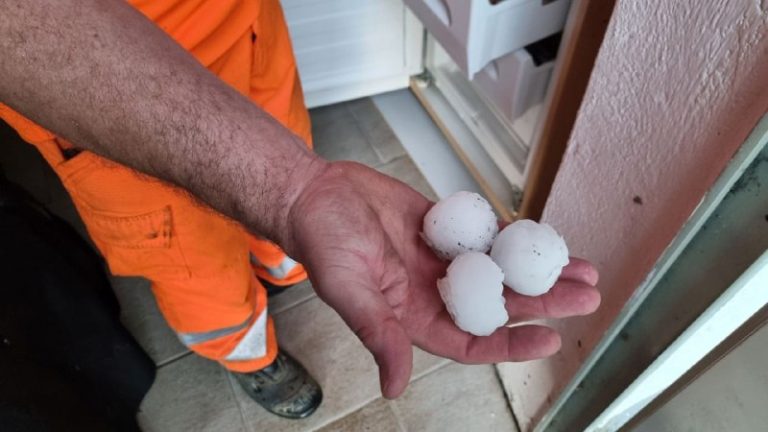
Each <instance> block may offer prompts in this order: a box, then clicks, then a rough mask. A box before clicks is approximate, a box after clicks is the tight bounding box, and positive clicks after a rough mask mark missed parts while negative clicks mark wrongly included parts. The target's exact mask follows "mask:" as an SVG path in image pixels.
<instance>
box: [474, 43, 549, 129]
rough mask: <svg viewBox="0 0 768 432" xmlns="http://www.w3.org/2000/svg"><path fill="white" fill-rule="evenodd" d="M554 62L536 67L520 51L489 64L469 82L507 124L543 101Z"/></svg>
mask: <svg viewBox="0 0 768 432" xmlns="http://www.w3.org/2000/svg"><path fill="white" fill-rule="evenodd" d="M554 64H555V62H554V60H552V61H548V62H546V63H543V64H540V65H538V66H537V65H536V64H535V63H534V60H533V57H532V56H531V54H530V53H529V52H528V51H527V50H525V49H520V50H517V51H515V52H513V53H511V54H507V55H505V56H504V57H501V58H499V59H497V60H492V61H491V62H490V63H488V65H487V66H486V67H484V68H483V69H482V70H481V71H480V72H478V73H477V75H475V78H474V79H473V80H472V82H473V83H475V85H476V86H477V87H478V88H479V90H480V92H482V93H483V95H484V96H485V97H486V98H487V99H488V100H490V102H491V103H493V104H494V105H495V106H496V108H498V110H499V112H500V113H501V114H502V115H503V116H504V117H506V118H507V119H508V120H509V121H513V120H515V119H517V118H518V117H520V116H521V115H523V113H525V112H526V111H527V110H528V109H529V108H530V107H532V106H533V105H535V104H537V103H539V102H541V101H542V100H544V95H545V94H546V92H547V84H548V83H549V78H550V77H551V75H552V69H553V67H554Z"/></svg>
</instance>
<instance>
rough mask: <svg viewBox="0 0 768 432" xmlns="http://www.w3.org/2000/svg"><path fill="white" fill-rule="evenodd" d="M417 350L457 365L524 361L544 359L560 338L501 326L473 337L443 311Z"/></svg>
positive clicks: (532, 328)
mask: <svg viewBox="0 0 768 432" xmlns="http://www.w3.org/2000/svg"><path fill="white" fill-rule="evenodd" d="M428 335H429V336H428V338H427V339H425V340H424V341H423V343H420V344H419V345H420V347H421V348H422V349H424V350H426V351H429V352H431V353H432V354H435V355H439V356H442V357H447V358H450V359H453V360H456V361H458V362H461V363H467V364H479V363H498V362H508V361H527V360H533V359H538V358H544V357H548V356H550V355H552V354H554V353H556V352H557V351H558V350H559V349H560V345H561V340H560V335H559V334H558V333H557V332H556V331H554V330H552V329H551V328H549V327H544V326H538V325H524V326H518V327H511V328H510V327H501V328H499V329H497V330H496V331H495V332H493V333H492V334H491V335H490V336H473V335H471V334H469V333H466V332H464V331H462V330H460V329H459V328H458V327H456V325H455V324H454V323H453V322H452V321H451V319H450V317H448V314H447V312H446V313H444V314H441V316H440V317H439V318H438V319H436V320H435V321H433V322H432V323H431V324H430V328H429V331H428Z"/></svg>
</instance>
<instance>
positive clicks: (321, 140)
mask: <svg viewBox="0 0 768 432" xmlns="http://www.w3.org/2000/svg"><path fill="white" fill-rule="evenodd" d="M312 123H313V127H314V138H315V150H316V151H317V153H319V154H320V155H323V156H325V157H327V158H329V159H347V160H355V161H358V162H361V163H364V164H367V165H369V166H372V167H374V168H376V169H378V170H379V171H381V172H383V173H386V174H389V175H391V176H394V177H396V178H398V179H400V180H402V181H404V182H406V183H408V184H410V185H411V186H413V187H414V188H415V189H417V190H418V191H420V192H422V193H423V194H425V195H427V196H428V197H430V198H431V199H435V195H434V193H433V192H432V190H431V188H430V187H429V185H428V184H427V183H426V181H425V180H424V178H423V177H422V176H421V174H420V173H419V171H418V170H417V168H416V167H415V165H414V164H413V162H412V161H411V159H410V158H409V157H408V156H407V154H406V152H405V150H404V149H403V147H402V146H401V145H400V143H399V142H398V140H397V138H396V137H395V136H394V134H393V133H392V131H391V130H390V129H389V127H388V126H387V125H386V123H385V122H384V120H383V118H382V117H381V115H380V114H379V113H378V111H377V110H376V108H375V106H374V105H373V103H372V102H371V101H370V100H369V99H361V100H357V101H352V102H348V103H344V104H339V105H334V106H329V107H323V108H319V109H316V110H313V112H312ZM0 132H1V131H0ZM6 135H8V134H5V133H3V134H0V139H2V140H3V141H8V140H9V138H7V136H6ZM2 149H3V151H2V152H0V153H2V156H0V163H2V166H3V167H4V169H5V170H6V172H7V175H8V177H9V178H11V179H13V180H15V181H17V182H19V183H23V184H24V185H25V186H26V187H27V188H28V189H30V190H31V191H32V192H33V193H34V194H35V195H36V196H37V197H38V199H40V200H41V201H42V202H43V203H44V204H45V205H47V206H49V207H50V208H51V209H52V210H53V211H55V212H57V213H59V214H61V215H63V216H65V217H66V218H67V219H68V220H72V221H73V223H75V224H77V227H78V229H79V230H80V231H81V232H84V231H83V228H82V225H81V224H80V223H79V220H77V216H76V214H75V212H74V209H73V208H72V205H71V203H70V202H69V200H68V198H67V196H66V194H65V192H64V191H63V189H62V188H61V185H60V184H58V180H57V179H56V178H55V176H54V175H53V174H52V173H51V172H50V170H49V169H48V167H47V166H45V165H44V163H43V162H42V161H41V160H40V158H39V156H38V155H37V154H36V153H35V151H34V150H33V149H32V148H31V147H30V146H26V145H23V144H20V143H16V142H11V143H6V142H3V146H2ZM112 282H113V286H114V289H115V292H116V294H117V297H118V299H119V301H120V303H121V305H122V308H123V314H122V319H123V322H124V323H125V325H126V327H128V329H129V330H130V331H131V332H132V333H133V334H134V335H135V337H136V338H137V340H138V341H139V343H140V344H141V345H142V346H143V347H144V349H145V350H146V351H147V352H148V353H149V355H150V356H151V357H152V358H153V359H154V360H155V362H156V364H157V365H158V376H157V380H156V382H155V384H154V385H153V387H152V388H151V390H150V392H149V393H148V394H147V396H146V398H145V399H144V402H143V403H142V406H141V410H140V412H139V414H138V417H139V422H140V424H141V425H142V427H143V428H144V429H145V430H147V431H163V432H166V431H168V432H171V431H316V430H322V431H441V432H442V431H514V430H515V425H514V421H513V418H512V413H511V411H510V409H509V406H508V404H507V403H506V399H505V397H504V394H503V392H502V388H501V386H500V384H499V381H498V379H497V376H496V373H495V370H494V368H493V366H462V365H458V364H455V363H451V362H448V361H446V360H444V359H439V358H437V357H434V356H432V355H429V354H427V353H424V352H423V351H420V350H418V349H415V355H414V373H413V381H412V383H411V385H410V387H409V389H408V390H407V391H406V393H405V394H404V395H403V396H402V397H401V398H399V399H398V400H396V401H387V400H384V399H382V398H381V397H380V392H379V388H378V374H377V371H376V365H375V364H374V362H373V358H372V357H371V355H370V354H369V353H368V352H367V351H366V350H365V349H364V348H363V346H362V344H361V343H360V342H359V341H358V340H357V339H356V338H355V336H354V334H353V333H352V332H351V331H350V330H349V329H348V328H347V326H346V325H345V324H344V323H343V321H342V320H341V319H340V318H339V316H338V315H337V314H336V313H335V312H334V311H333V310H332V309H330V308H329V307H328V306H326V305H325V304H324V303H323V302H322V301H321V300H320V299H319V298H317V297H316V296H315V295H314V292H313V291H312V287H311V286H310V285H309V284H308V283H304V284H301V285H299V286H296V287H294V288H291V289H290V290H288V291H287V292H285V293H282V294H280V295H279V296H277V297H275V298H274V299H273V300H271V302H270V311H271V312H272V314H273V316H274V318H275V321H276V325H277V329H278V338H279V340H280V344H281V347H283V348H284V349H286V350H287V351H289V352H291V353H292V354H293V355H294V356H295V357H297V358H298V359H300V360H301V361H302V363H304V365H305V366H306V367H307V369H309V371H310V372H311V373H312V374H313V375H314V376H315V377H316V378H317V380H318V381H319V382H320V383H321V385H322V386H323V390H324V393H325V400H324V402H323V405H322V406H321V407H320V409H319V410H318V411H317V412H316V413H315V414H314V415H312V416H311V417H310V418H308V419H305V420H299V421H290V420H283V419H280V418H278V417H275V416H273V415H270V414H268V413H267V412H266V411H264V410H263V409H262V408H261V407H259V406H258V405H257V404H255V403H254V402H252V401H251V400H250V399H248V397H247V396H246V395H245V393H244V392H242V391H241V390H240V388H239V387H238V385H237V383H236V382H235V381H234V380H233V379H231V378H230V377H229V375H228V374H227V373H226V372H225V371H224V370H223V369H222V368H221V367H219V366H218V365H217V364H216V363H214V362H211V361H208V360H205V359H203V358H200V357H198V356H196V355H193V354H191V353H190V352H189V351H188V350H187V349H186V348H185V347H184V346H182V345H181V344H180V343H179V342H178V340H177V339H176V337H175V335H174V334H173V332H172V331H171V330H170V329H169V328H168V326H167V325H166V323H165V321H164V319H163V318H162V316H161V315H160V313H159V311H158V309H157V305H156V304H155V301H154V298H153V297H152V295H151V291H150V288H149V283H148V282H147V281H146V280H144V279H142V278H117V277H115V278H112Z"/></svg>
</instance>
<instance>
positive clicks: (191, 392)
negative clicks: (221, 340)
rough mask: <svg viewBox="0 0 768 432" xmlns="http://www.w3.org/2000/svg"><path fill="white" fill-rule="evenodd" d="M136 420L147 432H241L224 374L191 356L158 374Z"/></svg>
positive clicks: (234, 403)
mask: <svg viewBox="0 0 768 432" xmlns="http://www.w3.org/2000/svg"><path fill="white" fill-rule="evenodd" d="M138 420H139V424H140V426H141V428H142V429H143V430H145V431H150V432H174V431H179V432H188V431H211V432H213V431H216V432H219V431H227V432H230V431H232V432H238V431H244V430H245V428H244V426H243V418H242V415H241V413H240V410H239V408H238V404H237V402H236V401H235V398H234V393H233V391H232V387H231V385H230V382H229V379H228V373H227V372H226V371H225V370H224V369H223V368H222V367H221V366H219V365H218V364H217V363H214V362H211V361H208V360H205V359H203V358H201V357H198V356H194V355H190V356H187V357H184V358H183V359H180V360H178V361H175V362H173V363H171V364H169V365H167V366H164V367H162V368H160V369H159V370H158V373H157V378H156V380H155V383H154V385H153V386H152V388H151V389H150V390H149V393H148V394H147V396H146V397H145V398H144V401H143V402H142V404H141V406H140V408H139V414H138Z"/></svg>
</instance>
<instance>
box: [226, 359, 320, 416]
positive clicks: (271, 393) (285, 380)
mask: <svg viewBox="0 0 768 432" xmlns="http://www.w3.org/2000/svg"><path fill="white" fill-rule="evenodd" d="M232 374H233V375H234V376H235V378H236V379H237V381H238V382H239V383H240V385H241V386H242V387H243V390H245V392H246V393H248V396H250V397H251V399H253V400H255V401H256V402H257V403H258V404H259V405H261V406H263V407H264V408H265V409H266V410H267V411H269V412H271V413H273V414H277V415H279V416H281V417H286V418H291V419H301V418H305V417H309V416H310V415H311V414H312V413H313V412H315V410H316V409H317V407H318V406H320V403H321V402H322V401H323V391H322V389H321V388H320V386H319V385H318V384H317V381H315V379H314V378H312V376H310V375H309V372H307V370H306V369H304V366H302V365H301V364H300V363H299V362H297V361H296V360H294V359H293V358H292V357H290V356H289V355H288V354H286V353H285V352H283V351H280V352H278V353H277V357H276V358H275V361H274V362H272V364H271V365H269V366H267V367H266V368H264V369H262V370H260V371H256V372H251V373H236V372H233V373H232Z"/></svg>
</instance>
